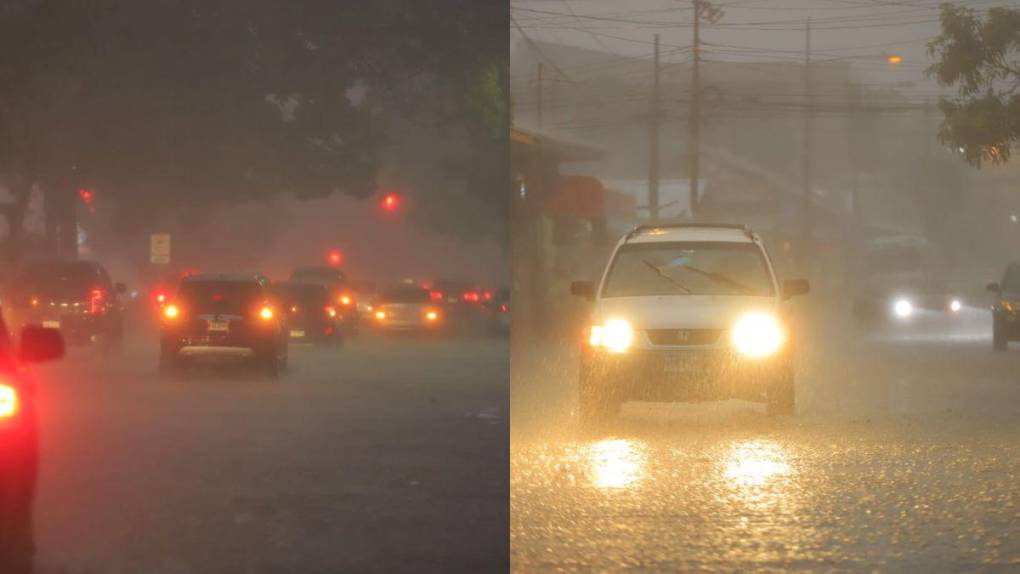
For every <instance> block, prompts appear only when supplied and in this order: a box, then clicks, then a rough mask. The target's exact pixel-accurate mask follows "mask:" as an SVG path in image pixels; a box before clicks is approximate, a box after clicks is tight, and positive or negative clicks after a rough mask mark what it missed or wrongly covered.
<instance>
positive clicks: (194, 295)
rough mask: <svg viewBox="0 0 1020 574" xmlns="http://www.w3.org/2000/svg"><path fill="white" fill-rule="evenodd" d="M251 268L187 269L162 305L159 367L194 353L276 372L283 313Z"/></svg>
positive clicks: (283, 358)
mask: <svg viewBox="0 0 1020 574" xmlns="http://www.w3.org/2000/svg"><path fill="white" fill-rule="evenodd" d="M272 301H273V294H272V293H271V292H270V287H269V281H268V280H267V279H266V278H265V277H262V276H261V275H256V274H237V275H228V274H209V275H192V276H189V277H187V278H185V279H183V280H182V281H181V284H180V287H179V288H178V290H177V294H176V296H174V297H173V298H172V301H171V302H170V303H169V304H168V305H166V306H165V307H164V308H163V319H162V323H161V326H160V354H159V366H160V371H162V372H164V373H167V372H173V371H175V370H177V369H178V368H179V367H181V366H182V365H183V364H184V363H185V362H187V361H188V360H191V359H197V358H203V357H208V358H239V359H246V360H249V361H252V362H254V363H255V364H256V365H257V366H258V367H259V368H260V369H262V370H263V371H264V372H265V373H266V374H267V375H268V376H269V377H271V378H274V379H275V378H276V377H278V376H279V374H280V372H281V371H282V370H283V368H284V367H286V363H287V334H286V332H285V331H284V322H285V321H284V319H283V313H282V311H281V310H280V309H278V307H277V306H276V305H274V304H273V303H272Z"/></svg>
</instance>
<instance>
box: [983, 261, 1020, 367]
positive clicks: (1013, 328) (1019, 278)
mask: <svg viewBox="0 0 1020 574" xmlns="http://www.w3.org/2000/svg"><path fill="white" fill-rule="evenodd" d="M987 289H988V291H990V292H992V293H994V294H995V301H994V302H993V304H992V347H993V348H994V349H995V350H996V351H1005V350H1006V346H1007V345H1009V342H1010V341H1016V340H1020V319H1018V315H1020V263H1010V264H1009V265H1008V266H1006V271H1005V273H1003V274H1002V282H1001V283H999V282H996V281H993V282H991V283H989V284H988V286H987Z"/></svg>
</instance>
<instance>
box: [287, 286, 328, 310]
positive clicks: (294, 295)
mask: <svg viewBox="0 0 1020 574" xmlns="http://www.w3.org/2000/svg"><path fill="white" fill-rule="evenodd" d="M273 291H274V293H275V294H276V296H277V297H278V298H279V299H280V301H281V302H283V303H286V304H293V303H302V304H305V305H308V304H312V303H314V304H320V303H321V304H323V305H325V304H327V303H328V302H329V299H330V297H329V291H328V290H327V289H326V288H325V287H322V286H321V285H281V286H279V287H277V288H276V289H274V290H273Z"/></svg>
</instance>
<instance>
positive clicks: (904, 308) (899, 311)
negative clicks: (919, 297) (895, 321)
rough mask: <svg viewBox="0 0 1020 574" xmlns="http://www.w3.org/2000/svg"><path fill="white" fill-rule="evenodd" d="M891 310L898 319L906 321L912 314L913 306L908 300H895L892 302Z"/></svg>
mask: <svg viewBox="0 0 1020 574" xmlns="http://www.w3.org/2000/svg"><path fill="white" fill-rule="evenodd" d="M892 310H893V313H894V314H895V315H896V316H897V317H899V318H900V319H906V318H907V317H909V316H911V315H913V314H914V305H913V303H911V302H910V301H909V300H908V299H897V300H896V301H895V302H893V308H892Z"/></svg>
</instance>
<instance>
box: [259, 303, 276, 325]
mask: <svg viewBox="0 0 1020 574" xmlns="http://www.w3.org/2000/svg"><path fill="white" fill-rule="evenodd" d="M272 318H273V310H272V309H271V308H270V307H269V305H263V306H262V308H261V309H259V319H262V320H263V321H268V320H270V319H272Z"/></svg>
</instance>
